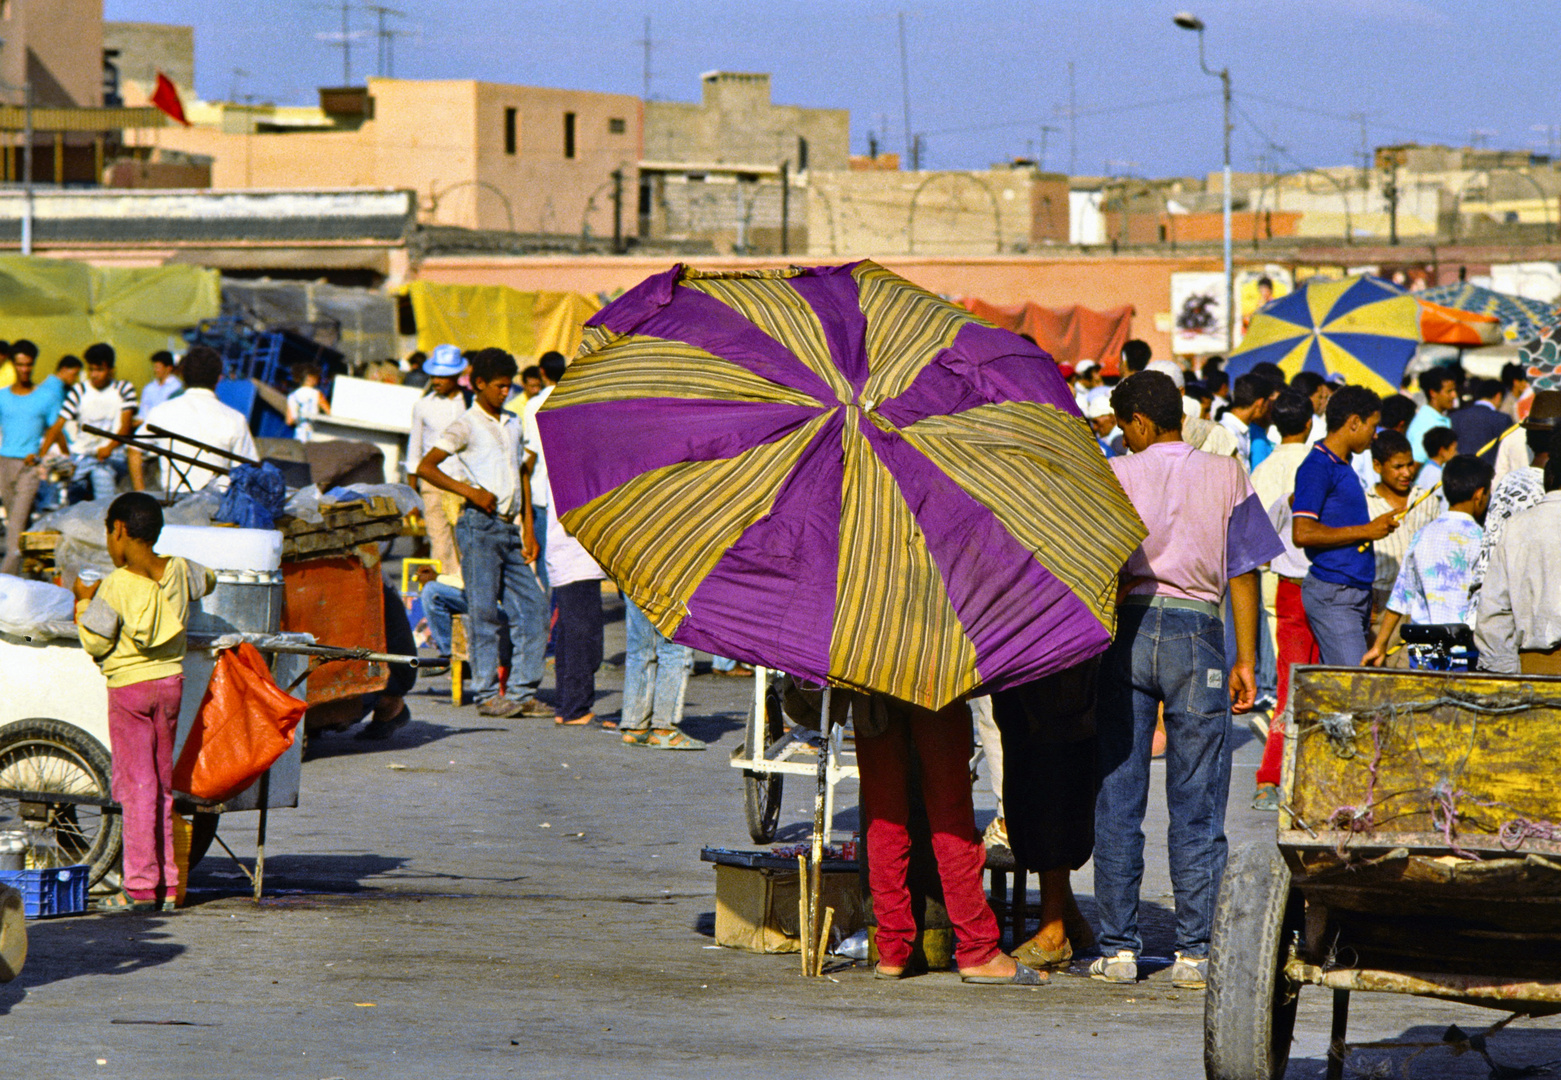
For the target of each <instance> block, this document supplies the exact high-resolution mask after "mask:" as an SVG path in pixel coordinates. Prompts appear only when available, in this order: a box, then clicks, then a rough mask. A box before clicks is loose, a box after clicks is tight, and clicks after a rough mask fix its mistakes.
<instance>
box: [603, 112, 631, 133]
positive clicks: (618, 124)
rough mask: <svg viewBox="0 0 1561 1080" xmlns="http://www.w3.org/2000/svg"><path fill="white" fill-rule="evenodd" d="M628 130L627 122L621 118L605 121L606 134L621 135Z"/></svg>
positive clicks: (610, 118) (614, 117)
mask: <svg viewBox="0 0 1561 1080" xmlns="http://www.w3.org/2000/svg"><path fill="white" fill-rule="evenodd" d="M628 130H629V122H628V121H627V120H625V119H624V118H623V117H621V116H613V117H609V118H608V120H607V134H609V135H622V134H623V133H624V132H626V131H628Z"/></svg>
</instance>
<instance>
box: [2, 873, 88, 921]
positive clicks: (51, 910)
mask: <svg viewBox="0 0 1561 1080" xmlns="http://www.w3.org/2000/svg"><path fill="white" fill-rule="evenodd" d="M91 869H92V868H91V867H90V866H53V867H50V868H48V869H47V870H0V885H9V886H11V888H13V889H15V890H16V891H17V892H19V893H21V894H22V907H23V913H24V914H25V915H26V916H27V917H28V918H29V919H47V918H49V917H51V916H54V915H77V914H80V913H81V912H83V911H86V910H87V872H88V871H89V870H91Z"/></svg>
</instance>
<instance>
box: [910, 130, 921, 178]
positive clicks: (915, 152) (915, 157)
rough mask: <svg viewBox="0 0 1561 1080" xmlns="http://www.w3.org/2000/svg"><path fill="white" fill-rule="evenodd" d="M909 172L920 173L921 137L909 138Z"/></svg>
mask: <svg viewBox="0 0 1561 1080" xmlns="http://www.w3.org/2000/svg"><path fill="white" fill-rule="evenodd" d="M911 171H912V172H921V136H920V135H915V136H913V137H912V138H911Z"/></svg>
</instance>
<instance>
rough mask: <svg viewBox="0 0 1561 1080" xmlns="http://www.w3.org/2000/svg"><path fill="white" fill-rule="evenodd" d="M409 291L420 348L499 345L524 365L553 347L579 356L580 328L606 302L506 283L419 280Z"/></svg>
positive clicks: (579, 294)
mask: <svg viewBox="0 0 1561 1080" xmlns="http://www.w3.org/2000/svg"><path fill="white" fill-rule="evenodd" d="M406 291H407V296H408V297H409V298H410V300H411V301H412V315H413V317H414V318H416V319H417V347H418V348H419V349H421V350H423V351H424V352H430V351H432V350H433V349H434V348H435V347H437V346H439V345H454V346H456V347H457V348H460V349H486V348H489V347H497V348H500V349H503V350H504V351H505V352H508V353H509V354H511V355H512V356H514V357H515V360H516V362H517V363H519V364H520V366H521V367H526V366H527V365H528V364H533V363H535V362H536V359H537V357H539V356H541V355H542V354H543V353H545V352H547V351H548V350H550V349H551V350H556V351H558V352H561V353H563V354H564V355H565V356H566V357H572V356H574V354H575V350H576V349H578V348H579V347H580V331H581V327H582V326H583V325H584V324H585V320H586V319H589V318H590V317H591V316H592V315H594V314H595V313H596V312H597V311H598V310H599V309H600V308H601V306H602V305H601V303H600V302H598V301H597V299H596V298H595V297H594V296H585V295H582V294H581V293H567V292H521V291H520V290H518V289H512V288H510V287H509V286H507V285H446V284H442V283H440V282H435V281H414V282H412V283H411V284H409V285H408V286H407V289H406Z"/></svg>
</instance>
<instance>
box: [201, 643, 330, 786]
mask: <svg viewBox="0 0 1561 1080" xmlns="http://www.w3.org/2000/svg"><path fill="white" fill-rule="evenodd" d="M305 708H307V705H306V704H305V703H304V702H302V701H299V700H298V699H297V698H295V697H293V696H292V695H291V694H289V693H287V692H286V691H284V690H283V689H282V688H281V687H279V686H277V684H276V683H275V681H273V680H272V678H271V671H270V669H269V668H267V667H266V662H265V660H264V658H262V657H261V655H260V651H259V650H258V649H256V648H255V647H254V646H253V645H251V644H249V643H248V642H245V643H244V644H242V645H240V646H239V647H238V648H236V649H226V650H224V651H223V653H222V655H220V656H219V657H218V658H217V666H216V667H215V668H214V669H213V671H212V673H211V682H210V684H209V685H207V687H206V696H205V697H203V698H201V708H200V712H198V713H197V714H196V716H195V725H194V727H192V728H191V729H190V737H189V738H188V739H186V740H185V742H184V751H183V752H182V753H181V754H180V755H179V760H178V762H177V763H176V764H175V765H174V767H173V786H174V789H175V790H177V791H183V792H187V793H188V794H190V795H194V796H195V797H196V798H198V799H209V800H211V801H212V802H222V801H224V800H225V799H229V798H232V797H233V796H234V795H237V794H238V793H239V792H241V791H243V790H244V789H245V788H247V787H248V786H249V785H250V784H252V783H254V782H255V779H256V778H257V777H259V776H260V774H261V773H263V772H265V771H266V770H267V769H269V768H270V767H271V764H272V762H274V761H276V759H277V758H279V757H281V756H282V755H283V754H284V753H286V752H287V749H288V747H290V746H292V745H293V729H295V728H296V727H297V726H298V722H299V721H300V720H302V719H303V716H304V709H305Z"/></svg>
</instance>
